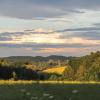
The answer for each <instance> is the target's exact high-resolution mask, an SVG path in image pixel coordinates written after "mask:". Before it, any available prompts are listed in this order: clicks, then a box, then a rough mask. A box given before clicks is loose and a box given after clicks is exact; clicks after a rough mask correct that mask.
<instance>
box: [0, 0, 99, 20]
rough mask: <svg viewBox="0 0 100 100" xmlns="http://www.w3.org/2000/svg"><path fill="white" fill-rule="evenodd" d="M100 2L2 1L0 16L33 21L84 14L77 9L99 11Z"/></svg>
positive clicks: (69, 0)
mask: <svg viewBox="0 0 100 100" xmlns="http://www.w3.org/2000/svg"><path fill="white" fill-rule="evenodd" d="M99 5H100V0H0V15H3V16H9V17H15V18H23V19H32V18H37V17H56V16H62V15H66V14H68V13H84V12H81V11H78V10H76V9H98V8H100V7H99Z"/></svg>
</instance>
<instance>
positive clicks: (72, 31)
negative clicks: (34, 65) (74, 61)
mask: <svg viewBox="0 0 100 100" xmlns="http://www.w3.org/2000/svg"><path fill="white" fill-rule="evenodd" d="M99 50H100V0H0V57H7V56H49V55H63V56H83V55H86V54H89V53H90V52H95V51H99Z"/></svg>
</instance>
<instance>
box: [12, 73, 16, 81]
mask: <svg viewBox="0 0 100 100" xmlns="http://www.w3.org/2000/svg"><path fill="white" fill-rule="evenodd" d="M12 79H13V80H17V74H16V72H12Z"/></svg>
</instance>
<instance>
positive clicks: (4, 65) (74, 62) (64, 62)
mask: <svg viewBox="0 0 100 100" xmlns="http://www.w3.org/2000/svg"><path fill="white" fill-rule="evenodd" d="M60 66H66V69H65V70H64V72H63V73H62V74H61V75H59V74H57V73H52V74H50V73H43V72H42V71H43V70H45V69H48V68H53V67H60ZM0 79H4V80H8V79H14V80H67V81H100V51H97V52H91V53H90V54H89V55H86V56H82V57H64V56H49V57H41V56H38V57H7V58H0Z"/></svg>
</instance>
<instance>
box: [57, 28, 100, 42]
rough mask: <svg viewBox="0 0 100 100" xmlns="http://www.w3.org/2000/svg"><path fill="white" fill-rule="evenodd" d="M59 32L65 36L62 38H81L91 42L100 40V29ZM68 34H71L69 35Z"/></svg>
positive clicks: (74, 29) (77, 29)
mask: <svg viewBox="0 0 100 100" xmlns="http://www.w3.org/2000/svg"><path fill="white" fill-rule="evenodd" d="M57 32H62V33H63V35H62V36H61V37H60V38H72V37H81V38H85V39H91V40H100V27H83V28H73V29H64V30H58V31H57ZM67 32H71V33H69V34H67Z"/></svg>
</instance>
